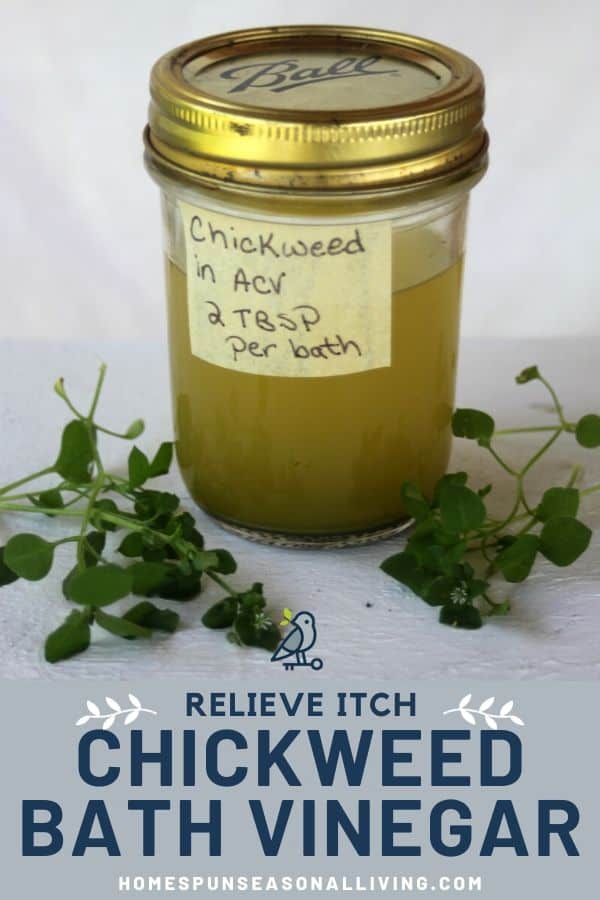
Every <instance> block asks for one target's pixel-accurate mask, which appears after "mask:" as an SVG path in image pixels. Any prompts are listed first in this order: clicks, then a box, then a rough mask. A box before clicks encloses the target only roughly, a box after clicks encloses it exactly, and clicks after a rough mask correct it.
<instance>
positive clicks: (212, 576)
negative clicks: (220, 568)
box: [204, 569, 238, 597]
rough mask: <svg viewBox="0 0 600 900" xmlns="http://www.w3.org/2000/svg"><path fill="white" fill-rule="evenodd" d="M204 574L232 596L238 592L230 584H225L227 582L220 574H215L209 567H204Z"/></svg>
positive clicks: (235, 595)
mask: <svg viewBox="0 0 600 900" xmlns="http://www.w3.org/2000/svg"><path fill="white" fill-rule="evenodd" d="M204 574H205V575H208V577H209V578H210V579H211V580H212V581H214V582H215V583H216V584H218V585H219V586H220V587H222V588H223V590H224V591H227V593H228V594H231V596H232V597H237V595H238V592H237V591H236V590H234V589H233V588H232V587H231V585H229V584H227V582H226V581H225V579H224V578H221V576H220V575H217V573H216V572H212V571H211V570H210V569H206V571H205V572H204Z"/></svg>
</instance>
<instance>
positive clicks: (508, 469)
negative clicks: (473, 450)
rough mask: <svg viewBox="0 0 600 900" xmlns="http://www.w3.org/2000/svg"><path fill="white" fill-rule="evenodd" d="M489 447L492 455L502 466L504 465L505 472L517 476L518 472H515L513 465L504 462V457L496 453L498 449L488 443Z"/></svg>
mask: <svg viewBox="0 0 600 900" xmlns="http://www.w3.org/2000/svg"><path fill="white" fill-rule="evenodd" d="M487 449H488V450H489V451H490V453H491V454H492V456H493V457H494V459H495V460H496V462H497V463H498V464H499V465H500V466H502V468H503V469H504V471H505V472H508V474H509V475H512V476H513V477H514V478H516V477H517V475H518V473H517V472H515V470H514V469H511V467H510V466H509V465H508V464H507V463H505V462H504V460H503V459H502V457H501V456H500V455H499V454H498V453H496V451H495V450H494V448H493V447H492V445H491V444H489V445H488V447H487Z"/></svg>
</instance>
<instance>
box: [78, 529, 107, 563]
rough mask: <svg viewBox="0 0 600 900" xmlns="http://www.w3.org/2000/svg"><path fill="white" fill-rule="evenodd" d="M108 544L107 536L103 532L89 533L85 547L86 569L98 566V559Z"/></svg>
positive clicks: (84, 559)
mask: <svg viewBox="0 0 600 900" xmlns="http://www.w3.org/2000/svg"><path fill="white" fill-rule="evenodd" d="M105 544H106V534H105V533H104V532H103V531H88V533H87V534H86V536H85V543H84V546H83V561H84V563H85V565H86V567H87V568H88V569H89V567H90V566H96V565H98V562H99V560H98V557H99V556H101V555H102V551H103V550H104V546H105Z"/></svg>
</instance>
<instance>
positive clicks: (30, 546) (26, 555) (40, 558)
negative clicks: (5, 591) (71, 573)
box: [4, 534, 54, 581]
mask: <svg viewBox="0 0 600 900" xmlns="http://www.w3.org/2000/svg"><path fill="white" fill-rule="evenodd" d="M53 559H54V545H53V544H49V543H48V541H45V540H44V539H43V538H41V537H38V535H37V534H17V535H15V536H14V537H12V538H11V539H10V540H9V541H8V543H7V545H6V547H5V548H4V563H5V565H7V566H8V568H9V569H11V570H12V571H13V572H14V573H15V574H16V575H19V576H20V577H21V578H26V579H27V581H39V580H40V579H41V578H45V576H46V575H47V574H48V572H49V571H50V569H51V568H52V561H53Z"/></svg>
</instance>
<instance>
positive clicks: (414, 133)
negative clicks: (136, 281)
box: [146, 26, 487, 546]
mask: <svg viewBox="0 0 600 900" xmlns="http://www.w3.org/2000/svg"><path fill="white" fill-rule="evenodd" d="M151 92H152V103H151V106H150V120H149V126H148V128H147V130H146V161H147V165H148V168H149V171H150V172H151V174H152V176H153V177H154V178H155V180H156V181H157V182H158V183H159V185H160V187H161V191H162V209H163V221H164V242H165V264H166V273H167V299H168V317H169V341H170V357H171V378H172V390H173V407H174V414H175V428H176V446H177V455H178V459H179V464H180V467H181V471H182V473H183V477H184V479H185V481H186V484H187V485H188V487H189V489H190V491H191V493H192V495H193V497H194V498H195V499H196V501H197V502H198V503H199V504H200V506H202V507H203V508H204V509H205V510H206V511H207V512H209V513H210V514H211V515H212V516H214V517H215V518H216V519H218V520H219V521H220V522H221V523H222V524H224V525H225V526H226V527H229V528H232V529H233V530H236V531H238V532H239V533H241V534H244V535H245V536H247V537H251V538H254V539H258V540H263V541H266V542H268V543H280V544H284V545H288V546H294V545H297V546H319V545H321V546H332V545H338V544H344V543H347V544H355V543H360V542H365V541H368V540H372V539H376V538H378V537H381V536H384V535H387V534H389V533H391V532H392V531H393V530H394V529H397V528H399V527H401V525H402V523H403V522H405V521H406V513H405V510H404V509H403V506H402V499H401V487H402V484H403V482H405V481H407V480H410V481H413V482H416V483H417V484H419V485H420V487H421V488H422V490H423V491H424V492H425V494H430V493H431V491H432V490H433V487H434V484H435V482H436V481H437V480H438V479H439V478H440V476H441V475H442V474H443V473H444V471H445V469H446V466H447V463H448V458H449V453H450V444H451V428H450V425H451V415H452V409H453V405H454V384H455V375H456V366H457V351H458V334H459V317H460V315H459V314H460V293H461V275H462V266H463V252H464V237H465V221H466V211H467V201H468V195H469V191H470V188H471V187H472V186H473V185H474V184H475V183H476V182H477V181H478V180H479V178H480V177H481V176H482V174H483V172H484V171H485V166H486V163H487V134H486V132H485V130H484V128H483V124H482V115H483V79H482V76H481V73H480V71H479V69H478V68H477V66H476V65H475V64H474V63H472V62H471V61H470V60H468V59H467V58H465V57H464V56H462V55H461V54H458V53H456V52H455V51H453V50H450V49H449V48H446V47H443V46H441V45H439V44H433V43H431V42H429V41H425V40H422V39H420V38H414V37H410V36H407V35H400V34H395V33H392V32H383V31H374V30H370V29H360V28H338V29H334V28H331V27H327V26H306V27H301V26H293V27H288V28H273V29H254V30H250V31H243V32H235V33H232V34H227V35H219V36H216V37H212V38H207V39H204V40H201V41H197V42H195V43H192V44H188V45H185V46H183V47H180V48H178V49H177V50H174V51H173V52H172V53H169V54H167V55H166V56H164V57H162V58H161V59H160V60H159V61H158V62H157V64H156V65H155V67H154V69H153V72H152V79H151Z"/></svg>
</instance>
